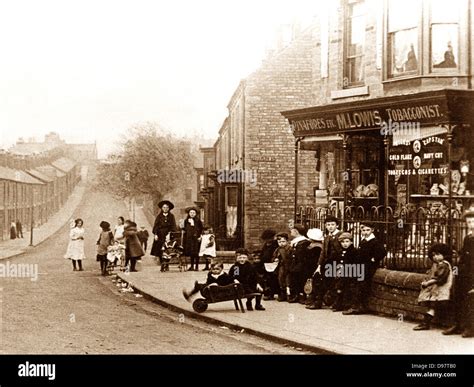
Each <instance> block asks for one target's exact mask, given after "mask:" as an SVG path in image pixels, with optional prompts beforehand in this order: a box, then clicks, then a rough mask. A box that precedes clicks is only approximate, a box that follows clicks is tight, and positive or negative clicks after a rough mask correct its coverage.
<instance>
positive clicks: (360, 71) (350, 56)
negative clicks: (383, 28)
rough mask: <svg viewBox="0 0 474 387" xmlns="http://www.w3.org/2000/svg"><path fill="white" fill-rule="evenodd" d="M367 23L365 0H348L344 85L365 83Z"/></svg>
mask: <svg viewBox="0 0 474 387" xmlns="http://www.w3.org/2000/svg"><path fill="white" fill-rule="evenodd" d="M365 24H366V9H365V2H364V0H348V1H347V4H346V15H345V35H346V36H345V63H344V87H351V86H360V85H362V84H364V50H365Z"/></svg>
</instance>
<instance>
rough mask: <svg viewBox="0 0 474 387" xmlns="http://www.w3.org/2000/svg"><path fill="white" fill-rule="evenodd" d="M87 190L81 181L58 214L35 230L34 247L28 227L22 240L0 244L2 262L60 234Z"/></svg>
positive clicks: (24, 226) (11, 240) (84, 183)
mask: <svg viewBox="0 0 474 387" xmlns="http://www.w3.org/2000/svg"><path fill="white" fill-rule="evenodd" d="M86 189H87V182H86V181H84V180H81V181H80V182H79V184H78V185H77V186H76V187H75V188H74V191H73V192H72V194H71V195H70V196H69V198H68V200H67V201H66V203H64V205H63V206H62V207H61V208H60V209H59V211H58V212H56V213H55V214H54V215H53V216H52V217H51V218H50V219H49V220H48V221H47V222H46V223H44V224H42V225H41V226H39V227H35V228H34V230H33V246H30V228H29V227H28V225H23V229H24V232H23V236H24V238H20V239H18V238H17V239H9V240H5V241H1V242H0V260H1V259H6V258H11V257H14V256H16V255H20V254H23V253H24V252H26V251H28V250H30V249H32V248H34V247H35V246H37V245H39V244H41V243H42V242H44V241H45V240H47V239H48V238H50V237H51V236H52V235H54V234H55V233H56V232H58V231H59V230H60V229H61V228H62V227H63V226H64V225H65V224H66V223H68V222H69V221H70V220H71V219H72V217H73V214H74V211H75V210H76V208H77V207H78V206H79V204H80V203H81V201H82V198H83V196H84V192H85V191H86Z"/></svg>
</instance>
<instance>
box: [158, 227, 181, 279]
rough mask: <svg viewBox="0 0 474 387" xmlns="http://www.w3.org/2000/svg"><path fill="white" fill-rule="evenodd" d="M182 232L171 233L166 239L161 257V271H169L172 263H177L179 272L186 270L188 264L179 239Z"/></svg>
mask: <svg viewBox="0 0 474 387" xmlns="http://www.w3.org/2000/svg"><path fill="white" fill-rule="evenodd" d="M181 235H182V233H181V232H176V233H170V234H168V236H167V237H166V242H165V243H164V244H163V254H162V256H161V271H162V272H165V271H169V270H170V264H171V263H177V264H178V268H179V271H184V270H186V262H184V264H183V260H184V259H185V258H184V256H183V251H184V249H183V247H182V245H181V244H179V243H178V240H177V237H178V236H181Z"/></svg>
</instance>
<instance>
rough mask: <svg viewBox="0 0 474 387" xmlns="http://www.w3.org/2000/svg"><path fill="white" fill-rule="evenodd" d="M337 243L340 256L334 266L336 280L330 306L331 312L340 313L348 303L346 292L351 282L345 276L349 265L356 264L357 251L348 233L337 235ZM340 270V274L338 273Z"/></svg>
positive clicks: (353, 272) (352, 271)
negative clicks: (333, 298) (339, 245)
mask: <svg viewBox="0 0 474 387" xmlns="http://www.w3.org/2000/svg"><path fill="white" fill-rule="evenodd" d="M338 239H339V243H340V244H341V247H342V250H341V254H340V255H339V256H338V257H337V260H336V265H337V267H338V269H337V270H336V278H335V279H334V288H335V290H336V292H335V300H334V304H333V305H332V310H333V312H342V311H343V310H344V304H347V303H348V295H349V294H348V290H349V285H350V282H351V280H352V278H351V277H349V276H348V275H347V274H348V273H349V270H347V268H348V267H349V265H355V264H357V250H356V248H355V247H354V245H353V244H352V234H351V233H349V232H343V233H341V234H340V235H339V238H338ZM339 269H340V270H341V272H340V271H339ZM350 273H352V275H355V273H356V271H355V270H351V271H350Z"/></svg>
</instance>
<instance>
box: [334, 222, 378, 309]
mask: <svg viewBox="0 0 474 387" xmlns="http://www.w3.org/2000/svg"><path fill="white" fill-rule="evenodd" d="M360 234H361V236H362V239H361V241H360V243H359V249H358V250H357V262H358V264H359V265H363V269H364V279H363V280H362V281H360V280H359V279H358V278H357V279H355V278H353V279H352V281H351V283H352V284H353V287H354V294H353V301H352V307H351V308H349V310H346V311H344V312H342V314H345V315H348V314H364V313H366V312H367V309H368V308H367V303H368V301H369V296H370V290H371V285H372V277H373V276H374V274H375V272H376V271H377V269H378V267H379V266H380V262H381V261H382V259H383V258H384V257H385V255H386V254H387V253H386V251H385V247H384V245H383V244H382V242H381V241H379V240H378V239H377V238H376V237H375V235H374V226H373V224H372V223H371V222H365V221H364V222H362V223H361V225H360Z"/></svg>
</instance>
